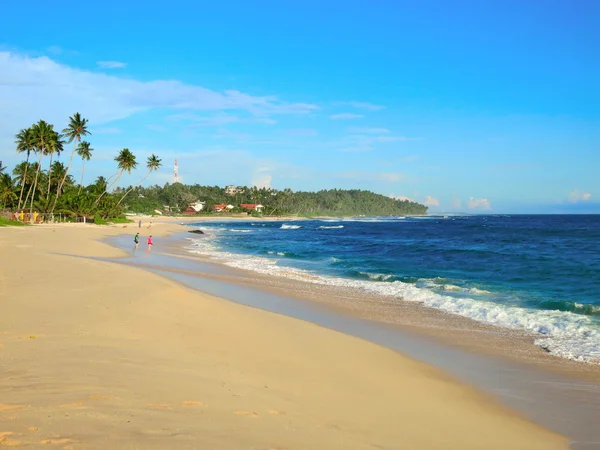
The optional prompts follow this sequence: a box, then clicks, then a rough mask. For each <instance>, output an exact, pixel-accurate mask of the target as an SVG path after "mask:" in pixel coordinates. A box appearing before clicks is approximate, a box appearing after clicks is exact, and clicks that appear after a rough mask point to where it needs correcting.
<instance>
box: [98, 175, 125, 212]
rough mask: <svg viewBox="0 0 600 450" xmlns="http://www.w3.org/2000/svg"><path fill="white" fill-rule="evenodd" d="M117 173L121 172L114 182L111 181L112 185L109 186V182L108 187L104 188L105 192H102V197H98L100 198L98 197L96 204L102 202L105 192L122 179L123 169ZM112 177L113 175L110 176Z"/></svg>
mask: <svg viewBox="0 0 600 450" xmlns="http://www.w3.org/2000/svg"><path fill="white" fill-rule="evenodd" d="M117 173H118V174H119V176H118V177H117V179H116V180H115V181H113V182H112V183H111V185H110V186H108V184H107V186H106V189H105V190H104V192H103V193H102V194H100V197H98V198H97V199H96V202H95V204H96V205H97V204H98V203H99V202H100V199H101V198H102V197H104V194H106V193H107V192H108V191H109V189H110V188H111V187H113V185H115V184H116V183H118V182H119V180H120V179H121V176H122V175H123V171H122V170H121V171H120V172H117ZM113 177H114V175H113ZM110 178H112V177H110ZM110 178H109V179H110Z"/></svg>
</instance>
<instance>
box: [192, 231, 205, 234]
mask: <svg viewBox="0 0 600 450" xmlns="http://www.w3.org/2000/svg"><path fill="white" fill-rule="evenodd" d="M188 233H195V234H204V231H202V230H192V231H188Z"/></svg>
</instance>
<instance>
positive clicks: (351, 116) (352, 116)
mask: <svg viewBox="0 0 600 450" xmlns="http://www.w3.org/2000/svg"><path fill="white" fill-rule="evenodd" d="M363 117H365V116H363V115H362V114H353V113H341V114H334V115H332V116H329V118H330V119H333V120H347V119H361V118H363Z"/></svg>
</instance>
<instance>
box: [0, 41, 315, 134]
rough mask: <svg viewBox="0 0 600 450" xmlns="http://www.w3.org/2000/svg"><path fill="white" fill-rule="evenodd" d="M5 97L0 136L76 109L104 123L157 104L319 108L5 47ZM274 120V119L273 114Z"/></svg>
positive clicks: (289, 110) (261, 112) (280, 110)
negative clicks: (142, 77)
mask: <svg viewBox="0 0 600 450" xmlns="http://www.w3.org/2000/svg"><path fill="white" fill-rule="evenodd" d="M0 67H2V70H1V71H0V98H2V100H3V102H4V103H5V104H7V105H11V114H10V115H9V117H8V120H2V121H0V138H2V136H3V135H4V136H7V135H8V136H10V137H11V138H12V135H13V134H14V130H15V129H19V128H21V127H23V126H24V124H28V123H32V122H34V121H36V120H38V119H39V118H40V117H44V118H45V119H46V120H47V121H49V122H51V123H58V124H60V123H63V122H64V120H65V117H69V115H72V114H73V111H82V112H84V111H85V113H86V118H87V119H89V120H90V122H91V123H95V124H101V123H106V122H110V121H112V120H117V119H123V118H126V117H129V116H131V115H133V114H135V113H138V112H142V111H148V110H153V109H162V110H165V109H167V110H169V109H171V110H180V111H181V112H192V111H221V112H226V111H235V110H238V111H244V112H245V113H247V114H250V115H253V116H255V117H261V118H264V119H267V118H268V116H270V115H276V114H306V113H309V112H311V111H314V110H315V109H317V108H318V107H317V106H316V105H312V104H308V103H290V102H286V101H282V100H279V99H278V98H277V97H275V96H253V95H250V94H246V93H244V92H240V91H235V90H226V91H222V92H219V91H214V90H210V89H207V88H205V87H202V86H198V85H192V84H186V83H183V82H181V81H177V80H154V81H138V80H135V79H131V78H125V77H119V76H116V75H112V74H111V75H107V74H105V73H96V72H92V71H86V70H81V69H79V68H76V67H70V66H68V65H65V64H61V63H58V62H56V61H54V60H52V59H51V58H49V57H47V56H41V57H29V56H26V55H20V54H16V53H12V52H8V51H4V52H0ZM267 120H268V119H267Z"/></svg>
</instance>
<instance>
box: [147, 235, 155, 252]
mask: <svg viewBox="0 0 600 450" xmlns="http://www.w3.org/2000/svg"><path fill="white" fill-rule="evenodd" d="M153 245H154V243H153V242H152V236H149V237H148V250H150V249H152V246H153Z"/></svg>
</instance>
